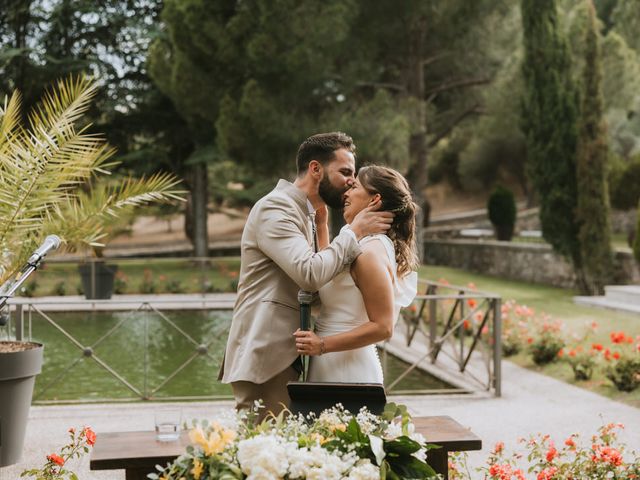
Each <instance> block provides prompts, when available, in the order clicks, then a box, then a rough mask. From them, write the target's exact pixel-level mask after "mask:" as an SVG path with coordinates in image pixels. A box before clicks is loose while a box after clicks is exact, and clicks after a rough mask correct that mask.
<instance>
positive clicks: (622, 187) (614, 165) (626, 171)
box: [609, 155, 640, 210]
mask: <svg viewBox="0 0 640 480" xmlns="http://www.w3.org/2000/svg"><path fill="white" fill-rule="evenodd" d="M609 198H610V199H611V206H612V207H614V208H617V209H620V210H630V209H632V208H634V207H635V206H636V205H638V202H639V201H640V155H637V156H635V157H634V158H632V159H631V160H629V161H628V162H625V161H624V160H621V159H618V158H614V160H613V161H612V162H611V170H610V172H609Z"/></svg>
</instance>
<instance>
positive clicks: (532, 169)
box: [521, 0, 582, 269]
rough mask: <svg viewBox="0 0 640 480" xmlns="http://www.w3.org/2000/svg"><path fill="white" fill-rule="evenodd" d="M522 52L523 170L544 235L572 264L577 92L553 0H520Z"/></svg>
mask: <svg viewBox="0 0 640 480" xmlns="http://www.w3.org/2000/svg"><path fill="white" fill-rule="evenodd" d="M521 6H522V22H523V29H524V45H525V56H524V62H523V76H524V81H525V94H524V98H523V102H522V117H521V118H522V129H523V131H524V133H525V136H526V144H527V157H528V158H527V161H528V173H529V176H530V178H531V181H532V184H533V186H534V188H535V190H536V192H537V194H538V196H539V200H540V222H541V224H542V232H543V236H544V238H545V239H546V240H547V241H548V242H549V243H550V244H551V245H552V246H553V248H554V250H556V251H557V252H559V253H560V254H562V255H564V256H565V257H567V258H568V259H569V260H570V261H571V262H572V264H573V265H574V267H575V268H576V269H579V268H581V266H582V258H581V254H580V244H579V241H578V229H579V225H578V223H577V222H576V220H575V217H574V213H575V210H576V207H577V180H576V142H577V119H578V102H577V100H578V98H577V91H576V87H575V85H574V83H573V81H572V78H571V63H570V57H569V52H568V50H567V45H566V41H565V39H564V37H563V36H562V32H561V31H560V29H559V27H558V14H557V11H556V4H555V1H554V0H522V2H521Z"/></svg>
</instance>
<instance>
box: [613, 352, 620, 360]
mask: <svg viewBox="0 0 640 480" xmlns="http://www.w3.org/2000/svg"><path fill="white" fill-rule="evenodd" d="M612 357H613V358H615V359H616V360H620V352H613V354H612Z"/></svg>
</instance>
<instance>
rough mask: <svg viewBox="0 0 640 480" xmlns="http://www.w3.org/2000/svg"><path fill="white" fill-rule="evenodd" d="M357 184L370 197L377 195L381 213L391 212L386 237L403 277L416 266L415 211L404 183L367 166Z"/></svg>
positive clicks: (387, 172)
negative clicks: (389, 226) (383, 211)
mask: <svg viewBox="0 0 640 480" xmlns="http://www.w3.org/2000/svg"><path fill="white" fill-rule="evenodd" d="M358 180H359V181H360V184H361V185H362V187H363V188H364V189H365V190H367V192H369V193H371V194H375V193H379V194H380V197H381V199H382V207H381V208H380V210H386V211H389V212H393V213H394V214H395V216H394V217H393V223H392V224H391V228H390V229H389V231H388V232H387V235H388V236H389V238H390V239H391V241H392V242H393V246H394V247H395V250H396V264H397V266H398V275H399V276H401V277H402V276H404V275H407V274H408V273H410V272H412V271H413V270H416V269H417V268H418V265H419V261H418V252H417V247H416V211H417V209H418V206H417V205H416V204H415V203H414V201H413V198H412V196H411V190H410V189H409V184H408V183H407V180H406V179H405V178H404V177H403V176H402V175H401V174H400V173H398V172H397V171H395V170H393V169H392V168H388V167H382V166H379V165H368V166H366V167H362V168H361V169H360V170H358Z"/></svg>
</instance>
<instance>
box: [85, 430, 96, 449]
mask: <svg viewBox="0 0 640 480" xmlns="http://www.w3.org/2000/svg"><path fill="white" fill-rule="evenodd" d="M83 431H84V436H85V438H86V439H87V445H89V446H93V445H94V444H95V443H96V433H95V432H94V431H93V430H91V427H84V430H83Z"/></svg>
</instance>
